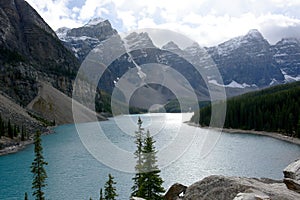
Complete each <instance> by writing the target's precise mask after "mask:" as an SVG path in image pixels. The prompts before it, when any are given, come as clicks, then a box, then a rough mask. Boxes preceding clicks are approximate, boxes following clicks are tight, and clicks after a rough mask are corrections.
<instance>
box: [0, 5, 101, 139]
mask: <svg viewBox="0 0 300 200" xmlns="http://www.w3.org/2000/svg"><path fill="white" fill-rule="evenodd" d="M91 23H92V22H91ZM65 31H67V30H66V29H65ZM86 31H88V27H86ZM105 32H106V30H105ZM71 33H72V34H75V33H73V32H71ZM71 33H70V34H71ZM79 66H80V62H79V61H78V59H77V58H76V57H75V56H74V54H73V52H72V51H70V50H69V49H68V48H66V47H65V46H64V44H63V43H62V42H61V40H60V39H59V38H58V37H57V35H56V33H55V32H54V31H53V30H52V29H51V28H50V27H49V26H48V24H47V23H46V22H45V21H44V20H43V19H42V18H41V17H40V15H39V14H38V13H37V12H36V11H35V10H34V9H33V8H32V7H31V6H30V5H29V4H28V3H27V2H26V1H24V0H1V1H0V116H1V118H2V119H3V120H4V121H6V122H7V121H10V122H11V123H12V124H14V125H17V126H19V127H24V128H25V129H26V130H27V131H28V132H30V133H33V132H34V131H36V130H42V131H44V130H45V129H46V128H45V126H48V125H49V124H53V122H54V121H55V122H56V124H64V123H71V121H72V119H73V115H72V112H71V109H72V98H71V96H72V87H73V82H74V79H75V76H76V74H77V71H78V69H79ZM82 89H83V90H85V91H87V90H88V89H89V86H88V85H84V84H83V86H82ZM85 110H86V109H85V108H83V109H82V114H83V115H84V116H83V118H82V119H84V121H89V120H90V119H91V118H89V116H88V114H87V113H91V112H90V111H85ZM55 113H56V114H55ZM93 116H95V114H94V113H93ZM99 117H100V116H99ZM100 118H101V117H100ZM16 139H18V138H16Z"/></svg>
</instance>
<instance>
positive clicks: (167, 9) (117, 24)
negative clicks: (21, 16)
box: [27, 0, 300, 46]
mask: <svg viewBox="0 0 300 200" xmlns="http://www.w3.org/2000/svg"><path fill="white" fill-rule="evenodd" d="M27 2H28V3H29V4H30V5H31V6H32V7H34V8H35V9H36V10H37V11H38V13H39V14H40V15H41V16H42V17H43V18H44V20H45V21H46V22H47V23H48V24H49V25H50V26H51V27H52V28H53V29H54V30H56V29H57V28H59V27H63V26H65V27H69V28H73V27H79V26H82V25H84V24H85V23H87V21H89V19H91V18H94V17H102V18H104V19H108V20H109V21H110V22H111V24H112V26H113V28H115V29H116V30H117V31H118V32H130V31H132V30H134V29H142V28H162V29H168V30H172V31H176V32H179V33H182V34H185V35H187V36H188V37H189V38H191V39H193V40H195V41H197V42H198V43H199V44H200V45H202V46H213V45H216V44H219V43H221V42H224V41H226V40H228V39H230V38H232V37H235V36H239V35H244V34H246V33H247V32H248V31H249V30H250V29H258V30H259V31H260V32H261V33H262V34H263V36H264V37H265V38H266V39H267V40H268V41H269V42H270V43H272V44H274V43H275V42H277V41H278V40H280V39H281V38H283V37H298V38H300V0H179V1H178V0H27Z"/></svg>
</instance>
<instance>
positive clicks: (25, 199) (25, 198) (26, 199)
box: [24, 192, 28, 200]
mask: <svg viewBox="0 0 300 200" xmlns="http://www.w3.org/2000/svg"><path fill="white" fill-rule="evenodd" d="M24 200H28V195H27V192H25V197H24Z"/></svg>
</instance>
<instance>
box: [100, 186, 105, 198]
mask: <svg viewBox="0 0 300 200" xmlns="http://www.w3.org/2000/svg"><path fill="white" fill-rule="evenodd" d="M99 200H104V198H103V193H102V188H101V189H100V199H99Z"/></svg>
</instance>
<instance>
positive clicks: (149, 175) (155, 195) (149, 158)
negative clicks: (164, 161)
mask: <svg viewBox="0 0 300 200" xmlns="http://www.w3.org/2000/svg"><path fill="white" fill-rule="evenodd" d="M154 143H155V141H154V140H153V137H152V136H151V135H150V132H149V131H147V136H146V139H145V143H144V146H143V151H142V152H143V169H142V170H143V174H142V176H141V186H140V191H139V196H140V197H142V198H145V199H147V200H160V199H163V197H162V193H164V192H165V189H164V188H163V187H162V184H163V180H162V178H161V177H160V175H159V173H160V170H159V169H158V166H157V165H156V162H157V160H156V151H155V147H154Z"/></svg>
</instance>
